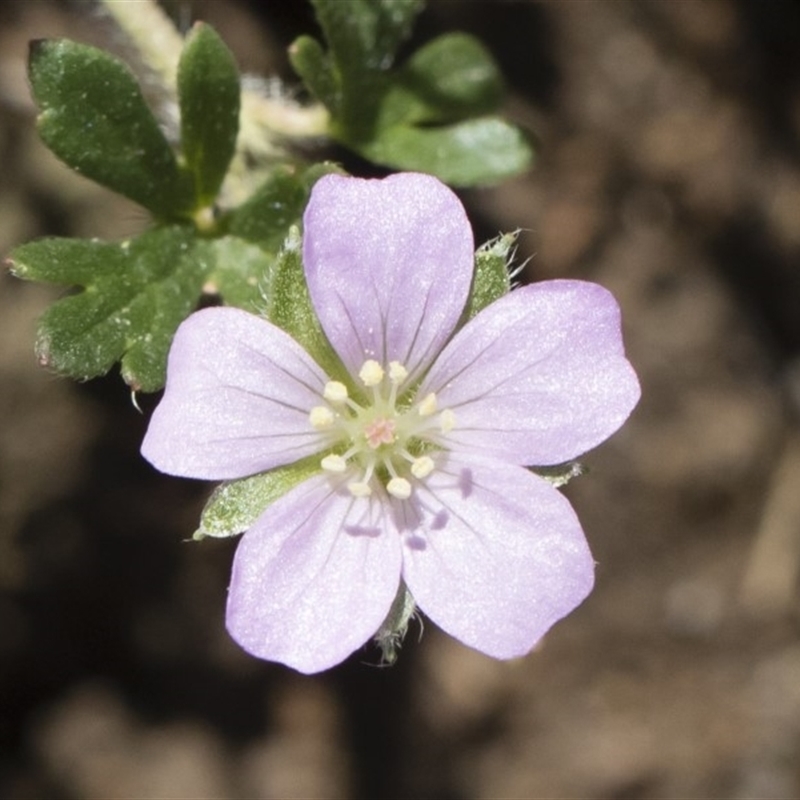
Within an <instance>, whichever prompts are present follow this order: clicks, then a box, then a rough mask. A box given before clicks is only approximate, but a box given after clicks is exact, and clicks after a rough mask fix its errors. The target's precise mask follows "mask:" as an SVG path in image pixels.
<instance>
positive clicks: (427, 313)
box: [303, 173, 474, 380]
mask: <svg viewBox="0 0 800 800" xmlns="http://www.w3.org/2000/svg"><path fill="white" fill-rule="evenodd" d="M304 225H305V232H304V237H303V263H304V265H305V271H306V278H307V280H308V288H309V292H310V295H311V300H312V302H313V305H314V308H315V309H316V311H317V314H318V315H319V319H320V322H321V324H322V327H323V329H324V331H325V333H326V334H327V336H328V339H329V340H330V342H331V344H332V345H333V347H334V349H335V350H336V352H337V353H338V354H339V356H340V358H341V359H342V361H343V362H344V364H345V366H346V367H347V368H348V370H349V371H350V373H351V374H352V375H357V374H358V371H359V369H360V368H361V365H362V364H363V363H364V361H365V360H367V359H375V360H377V361H379V362H381V363H382V364H387V363H389V362H390V361H399V362H400V363H401V364H403V365H405V366H406V368H407V369H408V370H409V373H410V375H409V379H410V380H413V379H414V378H415V377H417V376H418V375H419V374H420V372H421V370H422V369H424V368H425V367H427V366H428V365H429V364H430V362H431V361H432V360H433V358H434V357H435V355H436V353H437V352H438V351H439V350H440V349H441V347H442V345H443V344H444V342H445V341H447V338H448V337H449V336H450V334H451V333H452V331H453V328H454V327H455V325H456V323H457V321H458V318H459V316H460V315H461V312H462V311H463V309H464V305H465V303H466V300H467V295H468V293H469V288H470V283H471V280H472V272H473V261H474V253H473V250H474V245H473V240H472V231H471V229H470V225H469V221H468V220H467V217H466V214H465V213H464V209H463V207H462V205H461V203H460V202H459V200H458V198H457V197H456V195H455V194H453V192H451V191H450V189H448V188H447V187H446V186H445V185H444V184H442V183H441V182H439V181H438V180H436V179H435V178H432V177H430V176H428V175H419V174H415V173H401V174H397V175H392V176H390V177H388V178H385V179H383V180H362V179H358V178H345V177H341V176H339V175H327V176H325V177H324V178H321V179H320V180H319V181H318V182H317V183H316V184H315V185H314V189H313V191H312V193H311V200H310V201H309V203H308V207H307V209H306V212H305V217H304Z"/></svg>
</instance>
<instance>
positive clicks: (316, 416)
mask: <svg viewBox="0 0 800 800" xmlns="http://www.w3.org/2000/svg"><path fill="white" fill-rule="evenodd" d="M335 419H336V416H335V415H334V413H333V411H331V410H330V409H329V408H328V407H327V406H314V408H312V409H311V413H310V414H309V415H308V421H309V422H310V423H311V426H312V427H314V428H316V429H317V430H318V431H322V430H325V428H330V427H331V425H333V423H334V421H335Z"/></svg>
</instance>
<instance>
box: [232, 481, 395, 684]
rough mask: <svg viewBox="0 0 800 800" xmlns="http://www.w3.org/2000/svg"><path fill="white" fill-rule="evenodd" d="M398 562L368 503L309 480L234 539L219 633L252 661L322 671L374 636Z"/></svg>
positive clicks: (374, 505) (377, 505)
mask: <svg viewBox="0 0 800 800" xmlns="http://www.w3.org/2000/svg"><path fill="white" fill-rule="evenodd" d="M400 566H401V551H400V540H399V537H398V535H397V532H396V531H395V530H394V529H393V528H392V525H391V522H390V521H388V519H387V515H385V507H384V506H383V505H382V503H381V502H380V501H379V500H378V499H376V498H358V499H356V498H354V497H352V496H351V495H350V493H349V492H347V491H346V490H341V491H337V490H335V489H334V488H332V485H331V483H330V481H329V479H328V478H327V477H326V476H316V477H314V478H310V479H309V480H307V481H305V482H304V483H302V484H300V485H299V486H298V487H296V488H295V489H293V490H292V491H290V492H289V493H288V494H286V495H284V496H283V497H282V498H281V499H280V500H278V501H277V502H276V503H274V504H273V505H272V506H270V507H269V508H268V509H267V510H266V511H265V512H264V514H263V515H262V516H261V517H260V518H259V519H258V520H257V522H256V523H255V524H254V525H253V527H252V528H251V529H250V530H249V531H248V532H247V533H245V535H244V537H243V538H242V540H241V542H240V543H239V547H238V549H237V551H236V558H235V560H234V565H233V574H232V576H231V586H230V593H229V595H228V611H227V625H228V631H229V632H230V634H231V636H233V638H234V639H235V640H236V641H237V642H238V643H239V644H240V645H241V646H242V647H243V648H244V649H245V650H247V651H248V652H249V653H252V654H253V655H255V656H258V657H259V658H264V659H268V660H270V661H278V662H280V663H283V664H286V665H288V666H290V667H292V668H294V669H296V670H299V671H300V672H305V673H311V672H319V671H321V670H324V669H328V668H329V667H332V666H334V665H335V664H338V663H339V662H340V661H343V660H344V659H345V658H347V656H349V655H350V653H352V652H353V651H354V650H356V649H357V648H359V647H360V646H361V645H363V644H364V643H365V642H366V641H367V640H368V639H369V638H370V637H371V636H373V635H374V634H375V632H376V631H377V630H378V628H379V627H380V625H381V623H382V622H383V620H384V619H385V618H386V615H387V614H388V612H389V608H390V606H391V604H392V601H393V600H394V597H395V595H396V593H397V588H398V586H399V583H400Z"/></svg>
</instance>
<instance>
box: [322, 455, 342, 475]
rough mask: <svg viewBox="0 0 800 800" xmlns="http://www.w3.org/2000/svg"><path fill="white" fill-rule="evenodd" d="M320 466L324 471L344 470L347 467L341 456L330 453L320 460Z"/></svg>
mask: <svg viewBox="0 0 800 800" xmlns="http://www.w3.org/2000/svg"><path fill="white" fill-rule="evenodd" d="M320 466H321V467H322V469H324V470H325V471H326V472H344V471H345V470H346V469H347V462H346V461H345V460H344V459H343V458H342V457H341V456H337V455H333V454H331V455H329V456H325V458H323V459H322V461H320Z"/></svg>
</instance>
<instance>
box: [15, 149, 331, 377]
mask: <svg viewBox="0 0 800 800" xmlns="http://www.w3.org/2000/svg"><path fill="white" fill-rule="evenodd" d="M336 169H337V167H335V166H334V165H332V164H328V163H322V164H318V165H316V166H314V167H311V168H309V169H307V170H305V171H302V172H301V171H297V170H295V169H291V168H288V167H284V166H280V167H276V168H275V169H274V171H273V173H272V174H271V175H270V176H269V177H268V179H267V181H266V183H265V184H264V186H262V187H261V189H260V190H259V191H258V192H257V193H256V195H255V196H254V197H253V198H252V200H251V201H249V202H248V203H245V204H244V205H243V206H241V207H240V208H239V209H238V210H236V211H234V212H232V213H231V214H230V215H228V216H227V217H224V218H223V219H222V220H220V224H219V227H218V232H219V233H220V235H218V236H215V237H210V236H202V235H200V234H198V232H197V230H196V229H195V228H194V226H192V225H189V224H186V225H164V226H159V227H157V228H154V229H153V230H151V231H148V232H147V233H144V234H142V235H141V236H139V237H138V238H135V239H132V240H130V241H126V242H122V243H104V242H98V241H88V240H80V239H43V240H40V241H36V242H31V243H29V244H25V245H22V246H21V247H18V248H17V249H16V250H15V251H14V252H13V253H12V254H11V256H10V259H9V260H10V262H11V268H12V271H13V272H14V273H15V274H16V275H17V276H18V277H20V278H24V279H27V280H37V281H46V282H50V283H56V284H61V285H63V286H71V287H79V288H81V289H83V291H80V292H78V293H75V294H72V295H71V296H69V297H66V298H64V299H62V300H60V301H58V302H57V303H55V304H54V305H53V306H52V307H51V308H50V309H49V310H48V311H47V312H46V313H45V314H44V315H43V317H42V319H41V320H40V323H39V330H38V335H37V343H36V349H37V352H38V354H39V358H40V360H41V362H42V363H43V364H45V365H47V366H50V367H51V368H53V369H54V370H56V371H57V372H60V373H63V374H65V375H69V376H72V377H75V378H80V379H88V378H92V377H95V376H97V375H102V374H104V373H105V372H107V371H108V370H109V369H110V368H111V367H112V366H113V365H114V363H115V362H116V361H119V360H121V362H122V375H123V377H124V379H125V380H126V381H127V382H128V383H129V384H131V386H133V387H134V388H136V389H140V390H143V391H155V390H157V389H159V388H161V386H163V384H164V375H165V370H166V356H167V352H168V350H169V346H170V344H171V342H172V337H173V335H174V333H175V330H176V328H177V327H178V325H179V324H180V323H181V322H182V321H183V320H184V319H185V318H186V317H187V316H188V315H189V314H190V313H192V311H194V309H195V308H196V307H197V304H198V301H199V299H200V297H201V295H202V294H204V293H205V294H218V295H220V296H221V298H222V299H223V300H224V302H225V303H227V304H228V305H233V306H237V307H239V308H243V309H244V310H246V311H249V312H251V313H259V314H262V315H263V316H265V317H267V318H268V319H272V320H273V322H275V324H277V325H281V326H283V327H284V328H285V329H286V330H287V331H289V333H290V334H292V335H293V336H295V338H297V339H298V341H300V342H301V343H302V344H305V345H306V346H307V347H308V349H309V352H311V353H312V355H314V356H315V357H316V358H317V359H318V360H319V361H320V364H322V365H323V366H324V367H326V368H328V367H329V366H330V365H332V364H334V365H335V364H338V361H337V360H336V357H335V356H333V355H332V351H331V349H330V346H329V345H328V343H327V339H326V338H325V336H324V334H323V333H322V330H321V328H320V326H319V322H318V321H317V319H316V315H315V314H314V312H313V311H312V310H311V303H310V300H309V297H308V289H307V288H306V284H305V275H304V273H303V269H302V264H301V253H300V235H299V231H298V228H297V225H298V224H299V222H300V218H301V214H302V211H303V208H304V206H305V203H306V200H307V197H308V193H309V191H310V188H311V185H312V184H313V183H314V181H316V180H317V179H318V178H319V177H320V176H321V175H323V174H326V173H328V172H331V171H334V170H336ZM287 234H288V235H289V236H288V242H289V244H286V243H285V240H287Z"/></svg>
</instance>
